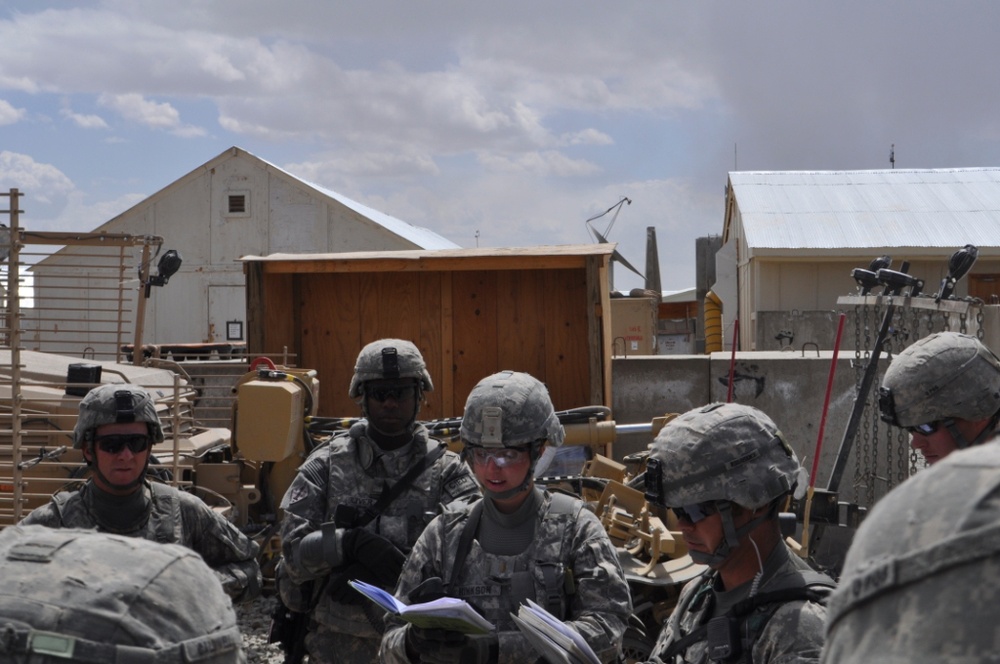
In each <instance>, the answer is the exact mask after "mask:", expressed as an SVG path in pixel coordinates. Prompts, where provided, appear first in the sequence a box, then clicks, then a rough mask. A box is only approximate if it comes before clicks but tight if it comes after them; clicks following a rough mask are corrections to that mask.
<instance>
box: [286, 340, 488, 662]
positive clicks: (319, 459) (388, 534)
mask: <svg viewBox="0 0 1000 664" xmlns="http://www.w3.org/2000/svg"><path fill="white" fill-rule="evenodd" d="M386 345H390V346H392V347H395V348H397V349H398V350H399V351H400V364H401V365H402V366H403V368H404V371H403V373H404V375H405V374H407V373H408V372H407V371H405V369H406V366H407V364H406V363H407V362H408V361H416V360H417V358H419V352H418V351H417V350H416V347H415V346H413V344H412V343H410V342H405V341H402V340H393V339H387V340H380V341H378V342H373V344H369V347H372V348H374V349H378V348H381V347H384V346H386ZM367 348H368V347H366V349H367ZM367 352H368V350H362V355H361V357H359V369H357V370H356V376H355V380H354V381H352V384H351V389H350V392H351V396H355V397H361V396H362V391H361V390H362V385H363V382H364V379H368V380H371V379H376V378H380V377H381V375H380V374H377V373H373V372H367V373H366V372H364V371H361V368H363V367H361V365H362V359H363V358H364V357H365V355H366V353H367ZM418 365H419V373H420V375H426V370H425V369H424V367H423V360H422V358H420V359H419V363H418ZM411 368H413V367H411ZM427 387H430V379H429V377H427V378H426V380H425V388H424V389H426V388H427ZM367 427H368V423H367V421H362V422H358V423H356V424H355V425H354V426H352V427H351V429H350V431H349V432H348V434H346V435H343V436H338V437H337V438H334V439H333V440H332V441H331V442H330V443H328V444H326V445H323V446H321V447H320V448H318V449H316V450H315V451H314V452H313V453H312V454H311V455H310V456H309V458H308V459H307V460H306V461H305V462H304V463H303V464H302V466H301V467H300V468H299V470H298V474H297V475H296V477H295V479H294V480H293V481H292V484H291V485H290V486H289V488H288V491H287V492H286V493H285V496H284V498H283V500H282V503H281V508H282V510H284V516H283V519H282V524H281V541H282V545H281V548H282V557H283V559H284V563H283V564H284V565H285V569H286V570H287V573H288V576H289V578H290V579H291V580H292V581H293V582H294V583H298V584H301V583H304V582H307V581H310V580H319V581H320V584H321V585H324V584H326V583H331V584H332V583H337V585H338V586H339V585H340V582H341V581H342V580H343V579H341V578H339V577H340V576H342V575H343V574H345V573H347V570H345V569H343V568H337V569H334V568H333V567H331V566H330V565H329V564H327V563H326V562H324V563H321V564H319V565H318V566H316V565H308V564H305V563H304V562H303V560H302V556H301V555H300V543H301V542H302V540H303V538H305V537H306V536H308V535H310V534H311V533H316V532H317V531H319V530H320V529H321V528H322V526H323V524H327V523H330V522H332V521H333V520H334V515H335V513H336V511H337V507H338V506H347V507H357V508H366V507H371V506H372V505H374V503H375V502H376V500H377V499H378V497H379V495H380V494H381V493H382V491H383V490H384V489H386V487H387V486H390V485H392V484H393V483H395V482H396V481H398V480H399V479H400V478H401V477H403V476H404V475H405V474H406V473H407V471H408V470H409V469H410V468H412V467H414V466H415V465H417V464H419V463H421V462H422V460H423V459H424V457H426V456H427V454H428V453H430V452H432V451H433V450H435V449H436V448H437V447H439V446H440V445H442V444H443V443H441V442H440V441H438V440H436V439H433V438H430V437H429V434H428V432H427V429H426V428H425V427H424V426H423V425H421V424H414V426H413V429H412V431H413V438H412V440H411V441H410V442H409V443H408V444H406V445H405V446H403V447H402V448H400V449H398V450H393V451H385V450H383V449H381V448H380V447H379V446H378V445H377V444H376V443H375V442H374V441H373V440H372V439H371V437H369V434H368V431H367ZM478 495H479V490H478V488H477V485H476V481H475V479H474V478H473V477H472V474H471V472H470V471H469V469H468V468H467V467H466V466H465V464H464V463H462V461H461V459H460V458H459V457H458V455H457V454H455V453H453V452H447V451H446V452H445V453H444V454H443V455H442V456H440V457H439V458H438V459H437V460H435V461H434V463H433V465H432V466H430V468H428V469H427V470H425V471H424V472H423V473H421V474H420V475H419V476H418V477H417V478H416V479H415V480H414V481H413V483H412V485H411V486H410V487H409V488H407V489H406V490H405V491H403V492H402V493H401V495H399V496H398V497H397V498H396V499H395V500H393V501H392V502H391V503H390V504H389V505H388V506H386V507H385V509H383V510H382V512H381V514H380V515H379V516H378V518H376V519H375V520H373V521H371V522H369V523H368V524H367V525H366V526H364V528H365V529H366V530H369V531H372V532H375V533H378V534H379V535H381V536H383V537H385V538H386V539H388V540H389V541H390V542H392V544H394V545H395V546H396V547H397V548H398V549H399V550H401V551H403V552H407V551H409V550H410V548H411V547H412V546H413V543H414V542H415V541H416V540H417V537H418V536H419V535H420V533H421V532H422V531H423V530H424V528H425V527H426V526H427V524H428V523H430V522H431V519H433V518H434V517H435V516H436V515H437V514H439V513H440V512H441V511H442V509H444V507H445V506H447V505H448V504H449V503H452V502H453V501H456V500H463V501H467V500H468V499H470V498H472V497H475V496H478ZM328 578H329V579H330V581H327V579H328ZM340 600H344V601H340ZM348 602H349V603H348ZM310 617H311V624H310V628H309V632H308V634H307V636H306V647H307V649H308V651H309V655H310V660H311V661H313V662H359V663H361V662H363V663H364V664H368V663H369V662H373V661H376V659H377V654H378V646H379V642H380V640H381V638H382V635H381V633H380V631H379V630H380V629H382V624H381V613H380V612H378V611H377V610H376V608H375V605H374V604H371V603H370V602H369V600H367V599H365V598H364V597H363V596H361V595H360V594H358V593H356V592H355V591H354V590H352V589H350V588H347V590H346V594H342V595H339V599H335V598H334V597H332V596H331V594H330V593H328V592H321V593H320V594H319V598H318V601H317V603H316V605H315V608H314V609H313V610H312V612H311V616H310ZM373 622H374V623H375V624H376V626H373V624H372V623H373Z"/></svg>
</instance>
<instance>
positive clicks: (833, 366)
mask: <svg viewBox="0 0 1000 664" xmlns="http://www.w3.org/2000/svg"><path fill="white" fill-rule="evenodd" d="M845 318H847V314H843V313H842V314H840V321H839V322H838V323H837V339H836V340H835V341H834V342H833V362H831V363H830V377H829V378H827V379H826V398H825V399H824V400H823V416H822V417H821V418H820V420H819V431H818V432H817V436H816V453H815V455H814V456H813V465H812V472H811V473H810V474H809V486H816V469H817V468H818V467H819V452H820V450H821V449H823V430H824V429H825V428H826V413H827V411H828V410H830V393H831V392H833V375H834V374H835V373H836V372H837V355H838V354H839V353H840V337H841V335H843V333H844V319H845Z"/></svg>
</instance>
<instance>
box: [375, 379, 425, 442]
mask: <svg viewBox="0 0 1000 664" xmlns="http://www.w3.org/2000/svg"><path fill="white" fill-rule="evenodd" d="M416 389H417V393H416V396H415V398H414V399H413V414H412V415H411V416H410V419H409V421H408V422H407V424H406V426H405V427H403V431H402V432H397V433H389V432H388V431H382V430H381V429H379V428H378V427H377V426H376V425H375V422H374V421H372V418H370V417H368V395H366V394H365V392H364V387H362V390H361V414H362V415H363V416H364V418H365V419H366V420H367V421H368V426H370V427H371V428H372V429H374V430H375V431H377V432H378V433H380V434H382V435H383V436H386V437H388V438H393V437H395V436H402V435H403V434H405V433H408V434H411V435H412V434H413V431H414V430H415V429H416V428H417V414H419V413H420V403H421V401H423V399H424V390H423V388H421V387H420V384H419V383H418V384H417V385H416Z"/></svg>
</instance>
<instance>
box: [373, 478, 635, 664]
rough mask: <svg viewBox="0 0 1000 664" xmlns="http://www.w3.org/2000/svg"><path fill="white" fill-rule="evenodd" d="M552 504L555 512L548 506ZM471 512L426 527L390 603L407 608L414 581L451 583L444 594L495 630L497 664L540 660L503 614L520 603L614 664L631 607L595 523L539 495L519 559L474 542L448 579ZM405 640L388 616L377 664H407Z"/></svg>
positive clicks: (577, 507) (563, 499)
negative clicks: (531, 604) (540, 610)
mask: <svg viewBox="0 0 1000 664" xmlns="http://www.w3.org/2000/svg"><path fill="white" fill-rule="evenodd" d="M536 490H537V489H536ZM554 497H556V498H559V503H562V505H558V504H557V505H556V506H555V507H553V505H554V501H553V498H554ZM566 503H568V504H569V505H568V507H567V506H566ZM473 507H474V506H468V507H466V508H465V509H463V510H462V511H460V512H453V513H446V514H444V515H442V516H440V517H438V518H437V519H436V520H435V521H434V522H432V523H431V525H430V526H428V528H427V530H426V531H425V532H424V534H423V535H421V537H420V539H419V540H418V541H417V544H416V545H415V546H414V548H413V552H412V553H411V554H410V557H409V558H408V559H407V561H406V565H405V566H404V567H403V573H402V574H401V575H400V578H399V585H398V586H397V590H396V596H397V597H399V598H400V599H401V600H402V601H403V602H406V603H410V601H411V599H410V596H409V593H410V592H411V591H412V590H413V589H414V588H415V587H416V586H417V585H419V584H420V582H421V581H423V580H425V579H428V578H432V577H440V578H441V579H443V580H450V583H449V587H448V594H449V595H452V596H455V597H460V598H462V599H465V600H466V601H468V602H469V603H470V604H471V605H473V606H474V607H475V608H476V609H477V610H478V611H479V612H480V613H482V615H483V616H484V617H485V618H486V619H487V620H489V621H490V622H491V623H493V624H494V625H495V626H496V628H497V633H498V637H499V659H498V662H499V663H500V664H515V663H523V662H534V661H537V660H538V658H539V653H538V652H536V651H535V650H534V648H533V647H532V646H531V645H530V644H529V643H528V641H527V640H526V639H525V637H524V636H522V635H521V632H520V631H519V630H518V628H517V626H516V625H515V623H514V621H513V619H512V618H511V615H510V614H511V613H512V612H513V613H517V610H518V607H519V605H520V604H521V603H522V602H523V600H524V599H531V600H533V601H535V602H537V603H538V604H540V605H541V606H542V607H544V608H545V609H546V610H548V611H549V612H551V613H553V614H555V615H556V617H558V618H560V619H561V620H563V621H564V622H566V624H567V625H569V626H570V627H572V628H573V629H575V630H576V631H577V632H579V633H580V635H581V636H583V638H584V640H586V641H587V643H588V644H589V645H590V647H591V648H592V649H593V650H594V652H595V653H596V654H597V656H598V657H599V658H600V660H601V661H602V662H613V661H616V658H617V657H618V654H619V650H620V647H621V642H622V635H623V634H624V633H625V627H626V621H627V620H628V616H629V614H630V613H631V612H632V600H631V597H630V595H629V590H628V584H627V583H626V581H625V576H624V574H623V572H622V569H621V565H620V564H619V562H618V554H617V553H616V551H615V548H614V545H612V543H611V540H610V539H608V535H607V532H606V531H605V530H604V527H603V526H602V525H601V522H600V521H599V520H598V518H597V517H596V516H595V515H594V514H593V513H592V512H590V511H589V510H588V509H587V508H586V506H585V505H584V503H582V502H581V501H579V500H576V499H572V498H569V497H568V496H553V495H551V494H549V493H548V492H543V497H542V506H541V508H540V509H539V510H538V516H537V521H536V524H535V536H534V539H533V541H532V543H531V544H530V545H529V546H528V548H527V549H526V550H525V551H524V552H523V553H521V554H518V555H513V556H501V555H494V554H489V553H486V552H485V551H484V550H483V549H482V547H480V545H479V542H478V541H476V540H473V541H472V542H471V547H470V548H469V553H468V557H467V558H466V560H465V561H464V563H463V564H461V565H460V567H461V571H460V572H459V574H458V578H454V579H452V578H451V575H452V570H453V569H454V567H455V557H456V554H457V551H458V549H459V540H460V539H461V537H462V531H463V530H464V528H465V525H466V523H467V522H468V520H469V517H470V513H472V511H473ZM518 577H520V578H518ZM525 581H527V583H525ZM518 588H520V589H521V592H520V593H519V592H518V590H517V589H518ZM525 591H527V592H525ZM518 594H520V595H522V596H520V597H519V596H517V595H518ZM524 595H528V596H527V597H524ZM405 639H406V627H405V623H402V622H401V621H399V620H398V619H395V618H392V617H389V618H388V619H387V628H386V633H385V638H384V639H383V641H382V650H381V653H380V654H381V656H382V661H384V662H389V663H392V664H396V663H400V662H407V661H408V660H407V657H406V643H405Z"/></svg>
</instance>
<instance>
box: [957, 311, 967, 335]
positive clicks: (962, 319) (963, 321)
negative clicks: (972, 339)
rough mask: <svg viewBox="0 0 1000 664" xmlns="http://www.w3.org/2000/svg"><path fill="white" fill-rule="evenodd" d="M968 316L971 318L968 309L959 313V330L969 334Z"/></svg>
mask: <svg viewBox="0 0 1000 664" xmlns="http://www.w3.org/2000/svg"><path fill="white" fill-rule="evenodd" d="M968 318H969V314H968V310H966V311H963V312H962V313H960V314H959V315H958V321H959V325H958V331H959V332H961V333H962V334H968V332H969V321H968Z"/></svg>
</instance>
